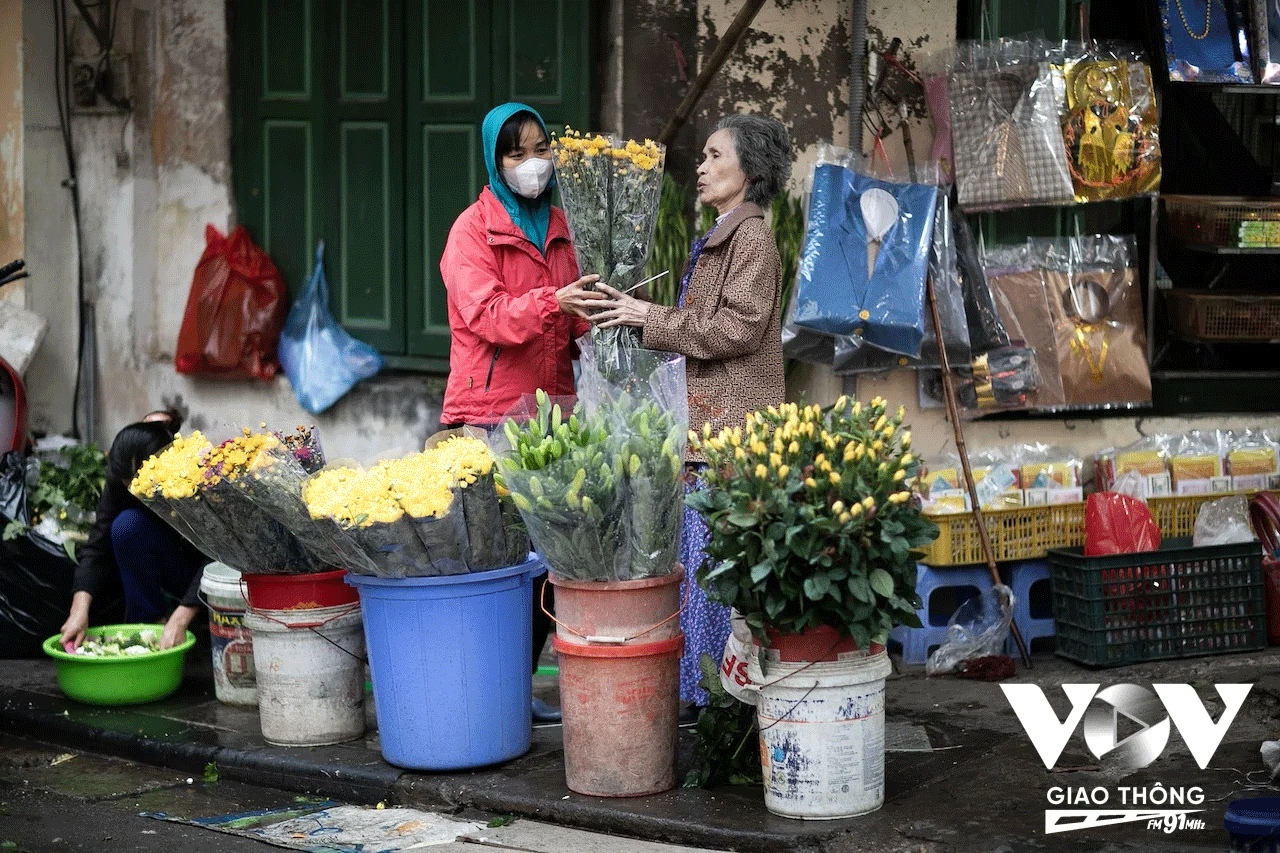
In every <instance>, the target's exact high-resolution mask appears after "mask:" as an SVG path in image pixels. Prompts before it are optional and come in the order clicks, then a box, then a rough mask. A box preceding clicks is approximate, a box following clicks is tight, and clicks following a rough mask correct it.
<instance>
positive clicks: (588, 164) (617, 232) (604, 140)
mask: <svg viewBox="0 0 1280 853" xmlns="http://www.w3.org/2000/svg"><path fill="white" fill-rule="evenodd" d="M666 151H667V150H666V147H665V146H663V145H659V144H658V143H656V142H654V141H653V140H651V139H646V140H644V141H643V142H638V141H636V140H634V139H628V140H625V141H624V140H622V139H620V138H618V137H616V136H612V135H609V134H603V133H585V134H584V133H582V132H580V131H577V130H574V129H573V128H569V127H566V128H565V132H564V134H563V135H561V136H559V137H557V138H555V139H553V140H552V141H551V153H552V162H553V163H554V164H555V170H556V184H557V185H558V186H559V188H560V201H561V204H562V206H563V208H564V213H565V218H566V219H567V220H568V222H569V233H570V235H571V236H572V238H573V249H574V252H575V253H576V254H577V256H578V266H579V267H580V268H581V271H582V273H583V274H584V275H586V274H588V273H596V274H598V275H599V276H600V280H601V281H602V282H604V283H605V284H607V285H609V286H610V287H614V288H617V289H618V290H623V291H625V290H629V289H631V287H632V286H633V285H636V284H638V283H639V282H640V280H641V277H642V276H643V275H644V269H645V264H646V262H647V261H648V258H649V250H650V248H651V247H652V245H653V228H654V225H655V223H657V221H658V209H659V206H660V205H659V201H660V199H661V197H662V175H663V170H664V167H665V164H666ZM591 336H592V340H593V341H594V342H595V344H596V349H597V355H598V357H601V358H604V359H605V360H606V361H605V363H614V362H613V361H612V359H614V354H615V351H616V349H617V348H618V347H626V346H638V345H639V341H638V336H637V335H636V333H635V330H634V329H633V328H632V327H629V326H618V327H614V328H612V329H592V332H591Z"/></svg>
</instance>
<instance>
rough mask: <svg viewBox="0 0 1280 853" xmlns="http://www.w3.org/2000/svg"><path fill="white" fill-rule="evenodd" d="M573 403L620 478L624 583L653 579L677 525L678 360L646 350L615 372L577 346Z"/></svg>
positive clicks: (680, 452) (681, 438) (685, 412)
mask: <svg viewBox="0 0 1280 853" xmlns="http://www.w3.org/2000/svg"><path fill="white" fill-rule="evenodd" d="M578 346H579V348H580V349H581V350H582V360H581V364H582V371H581V376H580V377H579V379H578V399H579V400H581V401H582V403H583V405H584V407H585V408H586V411H587V414H588V416H590V417H594V418H598V419H599V420H600V421H602V422H603V423H604V426H605V429H606V430H607V431H608V434H609V436H610V438H611V440H612V442H613V443H614V444H615V445H616V448H617V449H616V450H615V451H614V452H615V455H616V462H617V463H621V464H620V466H619V467H620V468H621V470H622V472H623V475H624V476H623V478H622V489H623V500H624V504H625V505H624V515H623V523H624V541H625V542H626V543H627V547H628V550H629V557H628V558H627V561H626V567H627V568H626V571H627V574H626V575H625V577H654V576H658V575H665V574H669V573H670V572H672V571H673V570H674V569H675V562H676V556H677V554H678V553H679V548H680V531H681V527H682V523H683V519H684V490H683V485H682V482H681V475H682V474H683V473H684V465H683V463H684V453H685V446H686V444H687V443H688V434H689V397H688V390H687V384H686V380H685V359H684V356H680V355H676V354H674V353H669V352H659V351H656V350H648V349H638V348H637V349H632V350H629V351H627V352H626V353H625V361H624V362H623V363H622V364H621V365H620V366H621V367H622V371H620V372H619V373H617V374H615V373H613V372H612V371H611V370H610V367H611V365H602V364H601V361H600V359H598V358H596V357H595V353H594V352H593V350H592V347H591V345H590V343H589V342H588V341H586V340H579V342H578Z"/></svg>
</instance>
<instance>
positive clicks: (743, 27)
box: [658, 0, 765, 145]
mask: <svg viewBox="0 0 1280 853" xmlns="http://www.w3.org/2000/svg"><path fill="white" fill-rule="evenodd" d="M764 4H765V0H747V2H745V3H743V4H742V8H741V9H739V10H738V14H737V16H736V17H735V18H734V19H733V23H731V24H729V27H728V29H726V30H725V31H724V35H723V36H721V37H720V41H718V42H716V49H715V50H713V51H712V52H711V56H710V57H709V58H708V59H707V64H706V65H704V66H703V67H702V70H701V71H700V72H698V76H697V78H696V79H695V80H694V81H693V85H692V86H690V87H689V91H688V92H686V93H685V96H684V100H682V101H681V102H680V106H678V107H676V111H675V114H674V115H673V116H671V118H670V119H669V120H668V121H667V126H666V127H664V128H663V129H662V133H661V134H659V136H658V142H659V143H661V144H662V145H670V144H671V143H672V142H674V141H675V138H676V134H677V133H679V132H680V128H682V127H684V123H685V122H686V121H688V120H689V113H691V112H693V108H694V105H696V104H697V103H698V100H699V99H700V98H701V97H702V93H703V92H705V91H706V90H707V86H709V85H710V84H711V78H712V77H714V76H716V72H717V71H719V70H720V66H721V65H724V61H725V60H726V59H728V58H729V53H730V52H731V51H732V50H733V49H734V48H735V47H737V45H738V40H739V39H741V38H742V34H743V33H745V32H746V31H747V27H749V26H751V22H752V21H753V20H754V19H755V17H756V13H757V12H759V11H760V8H761V7H762V6H764Z"/></svg>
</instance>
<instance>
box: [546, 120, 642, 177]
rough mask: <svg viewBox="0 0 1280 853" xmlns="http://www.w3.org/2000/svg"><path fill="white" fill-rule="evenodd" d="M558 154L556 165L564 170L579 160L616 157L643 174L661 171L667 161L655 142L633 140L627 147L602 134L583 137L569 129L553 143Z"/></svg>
mask: <svg viewBox="0 0 1280 853" xmlns="http://www.w3.org/2000/svg"><path fill="white" fill-rule="evenodd" d="M551 147H552V150H553V151H554V152H555V157H556V165H557V166H559V167H561V168H563V167H565V166H568V165H570V163H571V162H572V161H573V160H574V158H576V157H597V156H605V157H612V158H613V159H614V160H616V161H626V163H625V164H623V165H624V166H625V165H628V164H629V165H630V166H631V167H634V168H636V169H639V170H641V171H646V172H647V171H652V170H654V169H661V168H662V165H663V161H664V154H665V152H664V150H663V148H662V146H660V145H659V144H658V143H656V142H654V141H653V140H652V139H646V140H644V141H643V142H637V141H636V140H634V139H629V140H627V141H626V142H625V143H623V144H620V145H619V144H615V143H614V142H613V140H611V139H610V138H609V137H607V136H605V135H603V134H600V133H589V134H586V135H583V133H582V132H581V131H579V130H575V129H574V128H571V127H568V126H566V127H565V130H564V134H563V135H561V136H559V137H557V138H556V139H555V140H553V141H552V143H551Z"/></svg>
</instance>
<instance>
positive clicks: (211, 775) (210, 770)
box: [203, 761, 218, 782]
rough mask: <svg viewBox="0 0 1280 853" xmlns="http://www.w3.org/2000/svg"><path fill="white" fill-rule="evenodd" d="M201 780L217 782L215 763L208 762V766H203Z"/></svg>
mask: <svg viewBox="0 0 1280 853" xmlns="http://www.w3.org/2000/svg"><path fill="white" fill-rule="evenodd" d="M203 778H204V781H206V782H217V781H218V765H217V763H216V762H213V761H210V762H209V763H208V764H206V765H205V766H204V777H203Z"/></svg>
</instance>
